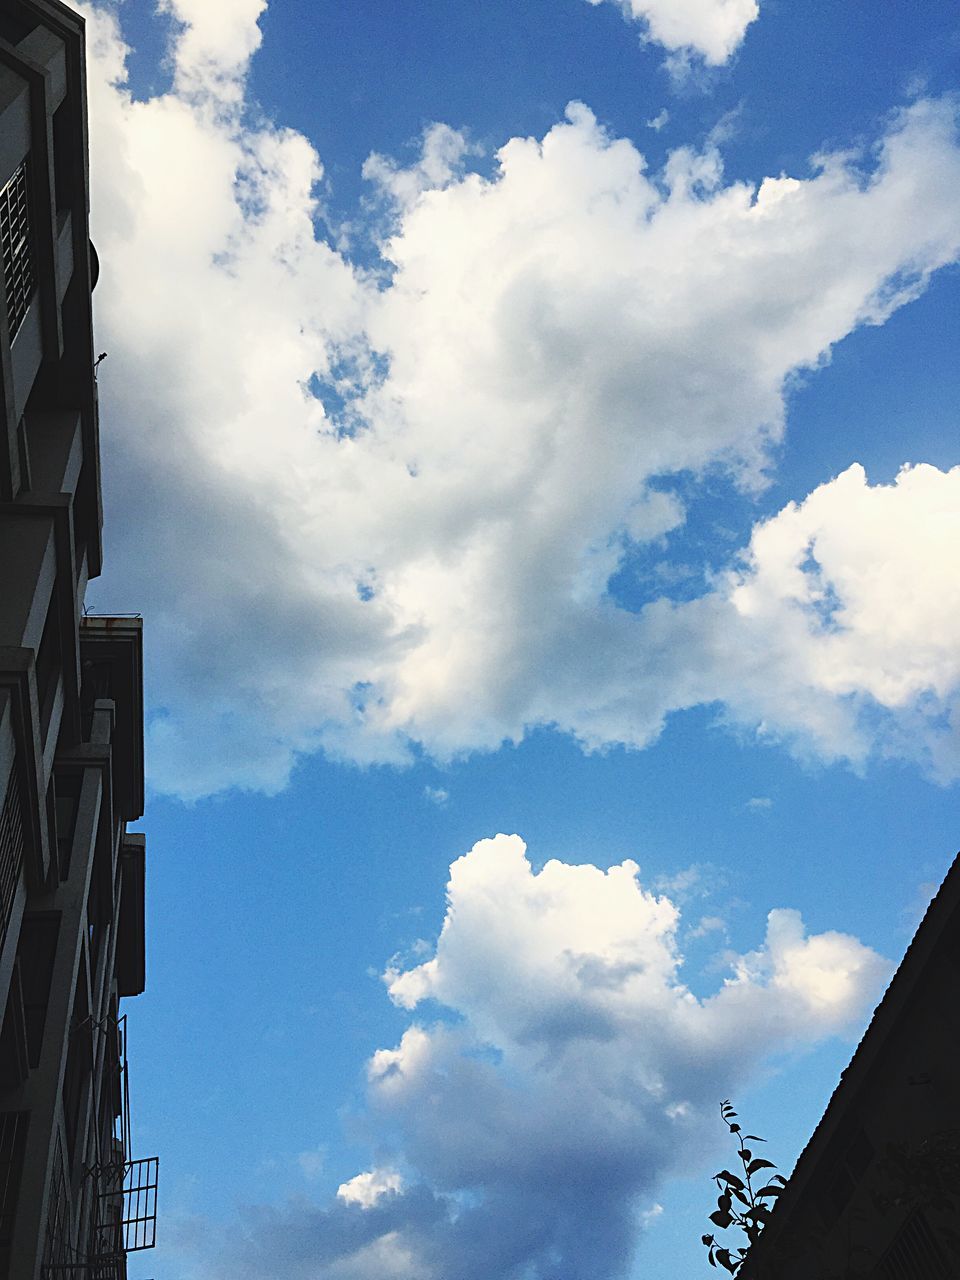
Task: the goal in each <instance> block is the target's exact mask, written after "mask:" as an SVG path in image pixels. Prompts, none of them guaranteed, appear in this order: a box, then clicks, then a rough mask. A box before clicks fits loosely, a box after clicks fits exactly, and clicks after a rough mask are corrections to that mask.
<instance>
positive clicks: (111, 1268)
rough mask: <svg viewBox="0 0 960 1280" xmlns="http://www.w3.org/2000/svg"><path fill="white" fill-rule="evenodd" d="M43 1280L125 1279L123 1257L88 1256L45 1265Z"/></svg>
mask: <svg viewBox="0 0 960 1280" xmlns="http://www.w3.org/2000/svg"><path fill="white" fill-rule="evenodd" d="M40 1275H41V1277H42V1280H124V1273H123V1258H122V1257H119V1256H117V1257H113V1258H87V1259H85V1260H84V1261H83V1262H58V1263H55V1264H54V1265H52V1266H48V1267H43V1268H42V1269H41V1272H40Z"/></svg>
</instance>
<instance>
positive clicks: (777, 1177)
mask: <svg viewBox="0 0 960 1280" xmlns="http://www.w3.org/2000/svg"><path fill="white" fill-rule="evenodd" d="M770 1181H771V1182H779V1183H781V1184H782V1185H783V1186H786V1185H787V1180H786V1178H785V1177H784V1176H783V1174H782V1173H775V1174H774V1175H773V1177H772V1178H771V1179H770Z"/></svg>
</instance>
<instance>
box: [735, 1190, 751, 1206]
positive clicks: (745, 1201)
mask: <svg viewBox="0 0 960 1280" xmlns="http://www.w3.org/2000/svg"><path fill="white" fill-rule="evenodd" d="M731 1190H732V1191H733V1194H734V1195H735V1196H736V1197H737V1199H738V1200H739V1201H740V1203H741V1204H749V1203H750V1201H749V1200H748V1199H747V1197H746V1196H745V1195H744V1194H743V1192H742V1191H738V1190H737V1188H736V1187H731Z"/></svg>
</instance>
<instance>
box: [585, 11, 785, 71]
mask: <svg viewBox="0 0 960 1280" xmlns="http://www.w3.org/2000/svg"><path fill="white" fill-rule="evenodd" d="M613 2H614V3H615V4H617V5H619V7H620V8H621V9H622V10H623V13H624V16H625V17H627V18H630V19H633V20H634V21H637V22H642V23H643V24H644V26H645V30H646V34H647V36H648V38H649V39H650V40H652V41H654V43H656V44H659V45H663V47H664V48H665V49H670V50H674V51H678V52H687V51H690V52H693V53H696V54H698V55H699V56H700V57H702V58H703V60H704V61H705V62H706V63H708V64H712V65H714V66H716V65H719V64H720V63H723V62H726V61H727V59H728V58H730V57H731V55H732V54H733V53H734V51H735V50H736V49H737V48H738V46H739V44H740V42H741V41H742V40H743V36H744V33H745V32H746V29H747V27H748V26H749V25H750V23H751V22H753V21H754V20H755V19H756V18H757V16H758V15H759V13H760V6H759V5H758V4H757V0H613ZM589 3H590V4H593V5H597V4H602V3H603V0H589Z"/></svg>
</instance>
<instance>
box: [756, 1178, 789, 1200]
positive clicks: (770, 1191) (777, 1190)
mask: <svg viewBox="0 0 960 1280" xmlns="http://www.w3.org/2000/svg"><path fill="white" fill-rule="evenodd" d="M754 1194H755V1195H756V1196H757V1197H758V1198H759V1197H760V1196H779V1195H782V1194H783V1187H777V1186H774V1184H773V1183H772V1182H769V1183H767V1185H766V1186H765V1187H761V1188H760V1190H759V1191H757V1192H755V1193H754Z"/></svg>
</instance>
